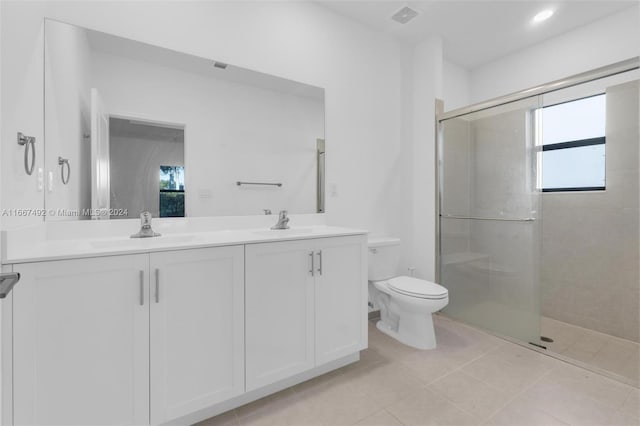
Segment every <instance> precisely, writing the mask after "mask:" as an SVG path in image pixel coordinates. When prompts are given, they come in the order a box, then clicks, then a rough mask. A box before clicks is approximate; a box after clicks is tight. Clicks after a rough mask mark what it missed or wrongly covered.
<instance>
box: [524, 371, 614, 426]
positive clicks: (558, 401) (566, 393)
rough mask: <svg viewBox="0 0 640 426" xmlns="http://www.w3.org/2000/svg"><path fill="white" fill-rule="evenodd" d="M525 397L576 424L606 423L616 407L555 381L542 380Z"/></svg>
mask: <svg viewBox="0 0 640 426" xmlns="http://www.w3.org/2000/svg"><path fill="white" fill-rule="evenodd" d="M523 397H524V398H525V399H526V400H527V401H528V402H529V403H530V404H532V405H533V406H535V407H538V409H540V410H541V411H544V412H545V413H547V414H549V415H551V416H553V417H555V418H557V419H559V420H561V421H563V422H565V423H568V424H570V425H576V426H590V425H593V426H601V425H606V424H608V422H609V421H610V420H611V419H612V418H613V415H614V414H615V412H616V409H614V408H612V407H611V406H609V405H606V404H603V403H602V402H600V401H597V400H595V399H591V398H589V397H587V396H584V395H582V394H579V393H577V392H576V391H575V389H570V388H567V387H565V386H562V385H560V384H558V383H555V382H553V381H545V380H541V381H540V382H538V383H536V384H535V385H533V386H532V387H531V388H529V389H528V390H526V391H525V392H524V395H523Z"/></svg>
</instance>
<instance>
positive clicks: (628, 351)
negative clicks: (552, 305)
mask: <svg viewBox="0 0 640 426" xmlns="http://www.w3.org/2000/svg"><path fill="white" fill-rule="evenodd" d="M540 334H541V335H542V336H544V337H549V338H551V339H553V342H546V343H544V345H545V346H546V347H547V350H549V351H551V352H555V353H556V354H559V355H561V356H564V357H567V358H570V359H573V360H576V361H579V362H581V363H583V364H585V365H586V366H590V367H595V369H600V370H604V371H606V372H609V373H613V374H615V375H617V376H621V377H622V378H623V379H626V380H625V381H628V382H629V383H630V384H633V385H635V386H636V387H638V385H639V383H640V344H638V343H636V342H632V341H630V340H625V339H621V338H619V337H614V336H610V335H608V334H604V333H599V332H597V331H593V330H589V329H586V328H582V327H577V326H575V325H571V324H567V323H564V322H562V321H557V320H554V319H551V318H547V317H542V318H541V322H540Z"/></svg>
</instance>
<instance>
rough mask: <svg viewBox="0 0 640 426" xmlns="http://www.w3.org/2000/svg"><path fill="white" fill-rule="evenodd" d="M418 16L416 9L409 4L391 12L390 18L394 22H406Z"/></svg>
mask: <svg viewBox="0 0 640 426" xmlns="http://www.w3.org/2000/svg"><path fill="white" fill-rule="evenodd" d="M416 16H418V11H417V10H413V9H411V8H410V7H409V6H405V7H403V8H402V9H400V10H399V11H397V12H396V13H394V14H393V16H392V17H391V19H393V20H394V21H396V22H400V23H401V24H406V23H407V22H409V21H410V20H412V19H413V18H415V17H416Z"/></svg>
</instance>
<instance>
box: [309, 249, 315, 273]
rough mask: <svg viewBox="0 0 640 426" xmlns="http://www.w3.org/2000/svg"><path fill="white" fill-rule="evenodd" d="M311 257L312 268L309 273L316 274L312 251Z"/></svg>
mask: <svg viewBox="0 0 640 426" xmlns="http://www.w3.org/2000/svg"><path fill="white" fill-rule="evenodd" d="M309 257H310V258H311V269H309V273H310V274H311V276H314V275H315V269H316V267H315V260H314V258H313V252H312V251H310V252H309Z"/></svg>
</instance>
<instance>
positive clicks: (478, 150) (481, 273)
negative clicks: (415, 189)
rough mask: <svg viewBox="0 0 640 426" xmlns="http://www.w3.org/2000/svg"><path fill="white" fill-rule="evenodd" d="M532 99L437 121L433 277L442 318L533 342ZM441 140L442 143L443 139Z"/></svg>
mask: <svg viewBox="0 0 640 426" xmlns="http://www.w3.org/2000/svg"><path fill="white" fill-rule="evenodd" d="M540 102H541V99H540V97H539V96H534V97H530V98H526V99H523V100H518V101H514V102H510V103H506V104H503V105H498V106H494V107H491V108H486V109H482V110H479V111H476V112H470V113H466V114H460V115H455V116H453V117H450V118H446V119H443V120H441V121H440V122H439V126H438V132H439V138H438V139H439V142H438V144H439V145H438V161H439V177H438V181H439V183H438V184H439V187H440V188H439V194H440V198H439V202H438V204H439V238H440V244H439V265H438V267H439V275H440V277H439V278H440V283H441V284H443V285H444V286H445V287H447V288H448V289H449V299H450V303H449V305H448V306H447V307H446V308H445V310H444V312H445V314H446V315H448V316H450V317H452V318H454V319H458V320H461V321H463V322H466V323H470V324H473V325H476V326H479V327H481V328H484V329H487V330H490V331H492V332H494V333H496V334H498V335H501V336H504V337H507V338H512V339H515V340H517V341H520V342H530V343H533V344H535V345H537V344H539V342H540V282H539V273H538V271H539V262H540V241H541V238H540V237H541V226H540V223H541V216H540V215H541V212H542V208H541V205H540V204H541V197H540V194H541V193H540V191H539V189H538V184H537V181H536V179H537V176H538V174H537V172H536V167H537V157H538V149H537V146H536V139H535V135H536V126H538V125H539V121H537V120H536V111H537V110H538V109H539V108H540ZM445 141H446V142H445Z"/></svg>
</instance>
